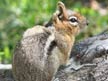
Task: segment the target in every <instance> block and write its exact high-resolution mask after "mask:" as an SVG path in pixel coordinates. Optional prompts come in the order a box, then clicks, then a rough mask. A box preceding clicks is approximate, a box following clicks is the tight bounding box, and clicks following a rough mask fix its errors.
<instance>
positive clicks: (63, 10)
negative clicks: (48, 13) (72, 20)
mask: <svg viewBox="0 0 108 81" xmlns="http://www.w3.org/2000/svg"><path fill="white" fill-rule="evenodd" d="M58 8H59V12H60V13H59V16H62V17H63V19H67V18H68V16H67V10H66V7H65V5H64V3H62V2H61V1H59V2H58Z"/></svg>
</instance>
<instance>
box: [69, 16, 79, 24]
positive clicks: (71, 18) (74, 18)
mask: <svg viewBox="0 0 108 81" xmlns="http://www.w3.org/2000/svg"><path fill="white" fill-rule="evenodd" d="M69 21H71V22H73V23H74V22H77V18H76V17H70V18H69Z"/></svg>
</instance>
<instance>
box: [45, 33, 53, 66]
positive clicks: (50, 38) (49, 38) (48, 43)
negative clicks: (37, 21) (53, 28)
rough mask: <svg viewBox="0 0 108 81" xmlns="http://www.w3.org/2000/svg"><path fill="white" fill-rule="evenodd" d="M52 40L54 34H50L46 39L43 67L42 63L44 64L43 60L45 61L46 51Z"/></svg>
mask: <svg viewBox="0 0 108 81" xmlns="http://www.w3.org/2000/svg"><path fill="white" fill-rule="evenodd" d="M54 39H55V36H54V33H52V34H51V35H50V36H49V37H48V39H47V41H46V44H45V48H44V57H43V65H45V64H44V62H45V60H46V59H47V52H48V49H49V47H50V44H51V42H52V41H53V40H54Z"/></svg>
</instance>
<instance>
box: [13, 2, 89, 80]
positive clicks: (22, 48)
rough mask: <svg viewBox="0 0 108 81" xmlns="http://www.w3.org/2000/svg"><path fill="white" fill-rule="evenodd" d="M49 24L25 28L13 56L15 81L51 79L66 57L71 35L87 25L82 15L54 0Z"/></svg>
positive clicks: (71, 41)
mask: <svg viewBox="0 0 108 81" xmlns="http://www.w3.org/2000/svg"><path fill="white" fill-rule="evenodd" d="M52 23H53V27H51V28H45V27H44V26H35V27H33V28H30V29H27V30H26V31H25V32H24V34H23V37H22V39H21V41H20V42H19V43H18V44H17V46H16V49H15V51H14V56H13V74H14V77H15V80H16V81H51V80H52V78H53V76H54V75H55V73H56V72H57V69H58V68H59V66H61V65H65V64H66V63H67V61H68V59H69V56H70V51H71V49H72V46H73V44H74V41H75V36H76V34H78V32H79V31H80V29H82V28H84V27H85V26H86V25H87V21H86V18H85V17H84V16H82V15H80V14H79V13H77V12H74V11H71V10H68V9H66V7H65V5H64V4H63V3H62V2H58V11H57V12H55V13H54V14H53V16H52Z"/></svg>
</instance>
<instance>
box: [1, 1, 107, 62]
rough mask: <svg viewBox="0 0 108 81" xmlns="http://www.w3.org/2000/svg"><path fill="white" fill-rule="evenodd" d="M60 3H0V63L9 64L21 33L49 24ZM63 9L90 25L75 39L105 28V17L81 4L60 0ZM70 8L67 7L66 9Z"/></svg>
mask: <svg viewBox="0 0 108 81" xmlns="http://www.w3.org/2000/svg"><path fill="white" fill-rule="evenodd" d="M58 1H59V0H0V63H11V59H12V58H11V57H12V54H13V49H14V47H15V45H16V43H17V42H18V40H19V39H20V38H21V35H22V33H23V32H24V31H25V30H26V29H27V28H29V27H32V26H34V25H36V24H41V25H42V24H43V23H44V22H46V21H48V20H49V19H50V17H51V15H52V14H53V12H54V11H55V10H56V8H57V7H56V4H57V2H58ZM62 1H63V2H64V3H66V5H67V6H68V7H69V8H71V9H73V10H75V11H78V12H80V13H82V14H84V15H85V16H86V17H87V18H88V20H89V22H90V25H89V27H88V28H87V30H86V31H85V32H83V33H81V34H80V35H79V36H78V37H77V39H78V40H79V39H82V38H85V37H89V36H92V35H94V34H97V33H99V32H101V31H102V30H104V29H105V28H106V27H107V25H108V23H107V22H108V18H107V17H108V15H106V16H101V15H100V14H99V13H98V12H96V11H94V10H92V9H91V8H88V7H84V6H83V5H82V4H81V3H80V2H76V3H74V4H73V5H71V2H70V1H71V0H70V1H68V0H62ZM68 4H69V5H68Z"/></svg>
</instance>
